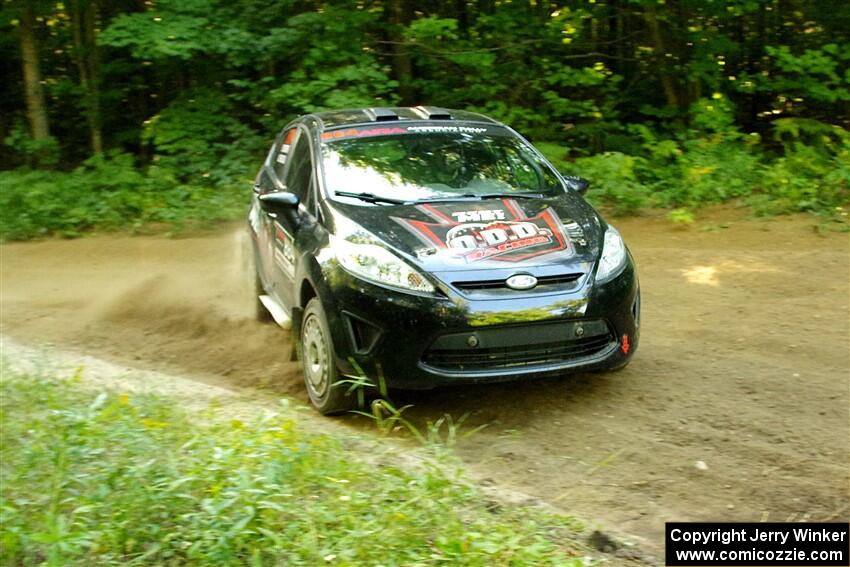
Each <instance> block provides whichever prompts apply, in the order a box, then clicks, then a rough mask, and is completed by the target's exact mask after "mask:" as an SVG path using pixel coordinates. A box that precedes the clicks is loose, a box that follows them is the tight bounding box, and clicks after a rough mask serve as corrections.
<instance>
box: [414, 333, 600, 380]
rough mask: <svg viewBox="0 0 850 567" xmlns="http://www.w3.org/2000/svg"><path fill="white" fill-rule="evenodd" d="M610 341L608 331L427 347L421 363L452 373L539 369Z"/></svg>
mask: <svg viewBox="0 0 850 567" xmlns="http://www.w3.org/2000/svg"><path fill="white" fill-rule="evenodd" d="M614 340H615V339H614V337H613V336H612V335H611V334H610V332H609V333H608V334H602V335H596V336H590V337H581V338H579V337H575V338H570V339H568V340H561V341H554V342H547V343H537V344H524V345H512V346H498V347H493V348H466V349H463V348H448V349H445V348H444V349H436V348H431V349H429V350H427V351H426V352H425V354H424V356H423V358H422V361H423V362H424V363H425V364H427V365H429V366H432V367H434V368H442V369H445V370H454V371H464V370H470V371H474V370H493V369H499V368H523V367H531V366H543V365H548V364H556V363H559V362H567V361H570V360H576V359H580V358H585V357H589V356H592V355H594V354H597V353H599V352H602V351H603V350H605V349H606V348H607V347H608V346H609V345H610V344H611V343H612V342H614Z"/></svg>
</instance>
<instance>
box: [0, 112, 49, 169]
mask: <svg viewBox="0 0 850 567" xmlns="http://www.w3.org/2000/svg"><path fill="white" fill-rule="evenodd" d="M3 143H4V144H5V145H6V146H8V147H9V148H10V149H11V150H12V153H13V154H15V156H16V157H17V158H18V161H19V163H20V164H22V165H24V166H25V167H31V168H33V167H41V168H49V167H55V166H56V165H57V164H58V163H59V159H60V153H59V140H57V139H56V138H54V137H53V136H51V137H49V138H47V139H46V140H33V139H32V138H31V137H30V135H29V132H27V131H26V129H25V128H24V125H23V124H22V123H21V122H20V121H18V122H17V123H15V124H14V126H12V129H11V131H10V132H9V135H8V136H6V138H5V139H4V140H3Z"/></svg>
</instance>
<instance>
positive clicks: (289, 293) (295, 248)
mask: <svg viewBox="0 0 850 567" xmlns="http://www.w3.org/2000/svg"><path fill="white" fill-rule="evenodd" d="M286 146H288V148H287V151H286V158H285V162H286V163H285V167H284V169H283V171H282V175H283V177H282V181H283V185H284V186H285V187H286V190H287V191H289V192H290V193H294V194H295V195H297V196H298V200H299V204H298V215H297V218H298V221H297V222H293V219H292V218H290V217H287V216H285V215H277V216H276V218H274V219H272V223H271V224H272V232H271V236H272V243H273V244H272V259H273V264H274V270H273V274H274V281H273V286H274V290H275V295H276V296H277V298H278V299H279V300H280V301H281V303H283V305H284V307H285V308H286V310H287V311H291V309H292V306H293V305H294V300H295V289H294V288H295V281H294V279H295V268H296V261H297V258H298V256H299V250H300V249H301V246H299V241H300V239H301V236H302V234H303V233H304V232H305V231H308V232H309V230H310V227H311V226H313V225H314V224H315V223H314V220H313V215H312V211H311V210H310V203H311V200H312V192H313V186H314V184H315V174H314V171H315V167H314V159H313V151H312V147H311V146H312V143H311V140H310V135H309V133H308V131H307V130H306V129H305V128H304V127H299V128H297V129H295V130H294V132H287V133H286V135H285V137H284V144H283V146H281V151H283V148H284V147H286Z"/></svg>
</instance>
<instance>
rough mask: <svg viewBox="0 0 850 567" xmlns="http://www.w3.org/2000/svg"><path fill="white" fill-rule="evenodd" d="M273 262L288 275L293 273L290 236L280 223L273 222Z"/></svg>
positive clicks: (293, 264)
mask: <svg viewBox="0 0 850 567" xmlns="http://www.w3.org/2000/svg"><path fill="white" fill-rule="evenodd" d="M274 262H275V264H277V266H278V267H279V268H280V269H281V270H283V273H285V274H286V275H288V276H293V275H295V252H294V251H293V249H292V237H290V236H289V234H287V232H286V231H285V230H284V229H283V226H281V224H280V223H278V222H275V223H274Z"/></svg>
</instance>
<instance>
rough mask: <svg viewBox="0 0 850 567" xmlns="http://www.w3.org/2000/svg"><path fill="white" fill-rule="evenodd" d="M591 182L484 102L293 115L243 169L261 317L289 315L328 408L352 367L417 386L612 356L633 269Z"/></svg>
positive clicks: (307, 371)
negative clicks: (257, 164) (259, 161)
mask: <svg viewBox="0 0 850 567" xmlns="http://www.w3.org/2000/svg"><path fill="white" fill-rule="evenodd" d="M586 188H587V183H586V182H584V181H583V180H580V179H578V178H572V177H563V176H562V175H560V174H559V173H558V172H557V171H556V170H555V169H554V168H553V167H552V166H551V165H550V164H549V163H548V162H547V161H546V160H545V159H544V158H543V157H542V155H541V154H540V153H539V152H538V151H537V150H535V149H534V148H533V147H532V146H531V145H530V144H529V143H528V142H527V141H525V140H524V139H523V138H522V137H521V136H520V135H519V134H517V133H516V132H515V131H513V130H512V129H511V128H509V127H507V126H505V125H504V124H500V123H498V122H496V121H494V120H491V119H489V118H487V117H485V116H482V115H480V114H474V113H470V112H463V111H456V110H445V109H440V108H434V107H416V108H364V109H356V110H341V111H333V112H321V113H316V114H311V115H308V116H303V117H301V118H298V119H297V120H295V121H293V122H292V123H290V124H289V125H288V126H286V128H284V130H283V131H282V132H281V133H280V135H279V136H278V138H277V140H276V142H275V144H274V146H273V147H272V149H271V151H270V152H269V154H268V157H267V158H266V161H265V163H264V164H263V167H262V168H261V169H260V172H259V174H258V175H257V178H256V184H255V187H254V191H255V194H254V197H253V203H252V206H251V211H250V215H249V226H250V233H251V236H252V238H253V243H254V252H255V260H256V273H257V277H256V282H257V290H256V292H257V296H258V300H257V304H258V316H259V317H260V318H268V319H270V318H272V317H273V318H274V319H275V320H276V321H277V322H278V323H280V324H281V325H283V326H288V325H291V327H292V331H293V332H292V336H293V343H295V345H294V346H295V349H294V350H295V351H297V355H298V356H299V357H300V359H301V361H302V363H303V368H304V381H305V384H306V386H307V391H308V393H309V395H310V399H311V400H312V402H313V404H314V405H315V406H316V408H317V409H318V410H319V411H321V412H323V413H337V412H341V411H345V410H347V409H349V408H350V407H351V406H352V404H353V402H354V400H355V399H356V396H355V395H354V394H352V393H351V388H350V380H349V379H348V378H346V376H351V375H354V374H358V373H359V372H364V373H365V374H367V375H368V378H369V379H370V381H371V382H373V383H378V382H379V380H384V381H385V384H386V385H388V386H389V387H396V388H414V389H425V388H432V387H434V386H437V385H440V384H460V383H470V382H494V381H499V380H507V379H519V378H530V377H538V376H545V375H559V374H563V373H567V372H575V371H586V370H605V369H615V368H619V367H622V366H624V365H625V364H626V363H627V362H628V361H629V359H630V357H631V356H632V355H633V354H634V352H635V349H636V347H637V344H638V331H639V329H638V323H639V312H640V292H639V288H638V279H637V274H636V272H635V266H634V263H633V260H632V258H631V255H630V254H629V252H628V250H627V248H626V246H625V244H624V243H623V240H622V238H621V237H620V234H619V233H618V232H617V230H616V229H615V228H614V227H612V226H610V225H608V224H607V223H606V222H605V221H604V220H602V218H601V217H600V216H599V214H598V213H597V212H596V211H595V210H594V209H593V208H592V207H591V206H590V205H589V204H588V203H587V202H586V201H585V200H584V198H583V197H582V195H581V194H582V193H583V192H584V191H585V190H586ZM294 354H295V353H293V355H294Z"/></svg>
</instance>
